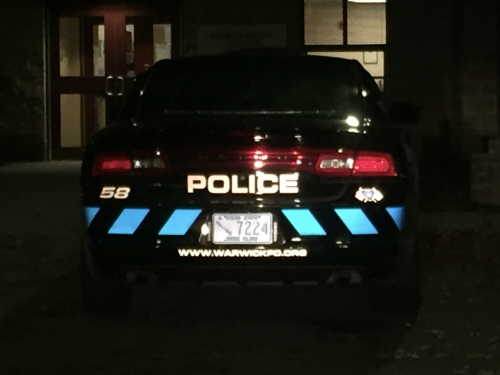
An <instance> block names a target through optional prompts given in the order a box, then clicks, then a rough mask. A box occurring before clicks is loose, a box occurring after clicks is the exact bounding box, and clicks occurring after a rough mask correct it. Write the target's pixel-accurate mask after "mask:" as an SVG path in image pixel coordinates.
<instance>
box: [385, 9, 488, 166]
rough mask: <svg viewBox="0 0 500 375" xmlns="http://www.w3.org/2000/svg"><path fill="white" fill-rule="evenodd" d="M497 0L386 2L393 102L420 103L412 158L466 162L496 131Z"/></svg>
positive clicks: (388, 57) (388, 58)
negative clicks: (425, 157)
mask: <svg viewBox="0 0 500 375" xmlns="http://www.w3.org/2000/svg"><path fill="white" fill-rule="evenodd" d="M495 7H496V0H479V1H476V0H440V1H439V2H437V1H435V0H422V1H419V2H416V1H409V0H408V1H390V2H388V3H387V18H388V23H387V25H388V31H387V32H388V36H387V39H388V41H387V43H388V44H387V51H386V77H387V80H386V82H387V89H388V94H389V96H390V97H392V98H398V99H400V100H406V101H411V102H414V103H416V104H418V105H421V106H422V108H423V110H424V115H423V119H422V122H421V124H420V125H419V126H418V127H415V128H414V129H412V130H411V131H412V133H413V137H414V143H415V144H416V146H417V149H418V151H419V154H421V155H424V154H425V155H431V156H432V157H434V156H442V157H446V156H451V157H453V158H456V159H461V160H468V159H469V158H470V156H471V155H472V154H474V153H476V152H480V151H481V150H482V149H483V147H484V144H485V138H486V137H495V136H496V134H497V111H496V107H497V103H496V69H497V59H496V53H495V52H496V44H497V33H496V12H495Z"/></svg>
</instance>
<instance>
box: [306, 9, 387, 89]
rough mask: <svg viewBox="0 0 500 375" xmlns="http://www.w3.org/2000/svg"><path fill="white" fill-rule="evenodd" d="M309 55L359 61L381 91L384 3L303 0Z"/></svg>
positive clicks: (384, 33)
mask: <svg viewBox="0 0 500 375" xmlns="http://www.w3.org/2000/svg"><path fill="white" fill-rule="evenodd" d="M304 43H305V49H306V51H307V53H308V54H314V55H322V56H332V57H342V58H348V59H355V60H358V61H359V62H360V63H361V64H362V65H363V67H364V68H365V69H366V70H367V71H368V72H369V73H370V74H371V75H372V76H373V77H374V78H375V81H376V82H377V84H378V85H379V87H380V89H381V90H382V91H383V90H384V75H385V74H384V58H385V54H384V50H385V43H386V3H385V0H304Z"/></svg>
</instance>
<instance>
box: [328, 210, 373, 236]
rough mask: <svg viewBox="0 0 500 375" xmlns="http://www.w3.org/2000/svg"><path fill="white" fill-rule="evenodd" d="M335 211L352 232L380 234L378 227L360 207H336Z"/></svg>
mask: <svg viewBox="0 0 500 375" xmlns="http://www.w3.org/2000/svg"><path fill="white" fill-rule="evenodd" d="M335 212H336V213H337V215H339V217H340V219H341V220H342V221H343V222H344V224H345V225H346V227H347V228H348V229H349V231H350V232H351V233H352V234H355V235H357V234H378V231H377V229H376V228H375V227H374V226H373V224H372V223H371V221H370V220H369V219H368V218H367V217H366V215H365V214H364V212H363V210H361V209H360V208H336V209H335Z"/></svg>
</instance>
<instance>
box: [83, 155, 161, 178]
mask: <svg viewBox="0 0 500 375" xmlns="http://www.w3.org/2000/svg"><path fill="white" fill-rule="evenodd" d="M169 170H170V168H169V164H168V160H167V158H166V157H165V156H163V155H161V154H160V153H159V152H156V151H153V152H150V151H135V152H131V153H103V154H98V155H97V156H96V157H95V159H94V163H93V165H92V176H104V175H106V176H153V175H161V174H164V173H166V172H168V171H169Z"/></svg>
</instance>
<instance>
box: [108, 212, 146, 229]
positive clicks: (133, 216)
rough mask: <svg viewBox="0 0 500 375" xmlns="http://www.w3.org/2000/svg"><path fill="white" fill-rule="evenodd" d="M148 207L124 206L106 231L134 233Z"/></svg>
mask: <svg viewBox="0 0 500 375" xmlns="http://www.w3.org/2000/svg"><path fill="white" fill-rule="evenodd" d="M148 213H149V208H126V209H124V210H123V211H122V213H121V214H120V216H119V217H118V219H116V221H115V222H114V223H113V226H112V227H111V229H110V230H109V231H108V233H109V234H134V233H135V231H136V230H137V228H138V227H139V225H140V224H141V223H142V221H143V220H144V218H145V217H146V215H147V214H148Z"/></svg>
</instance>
